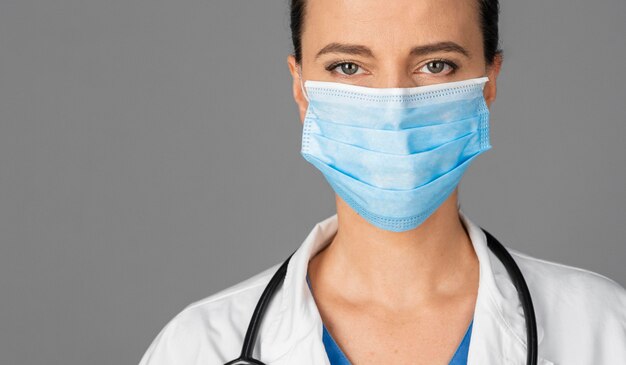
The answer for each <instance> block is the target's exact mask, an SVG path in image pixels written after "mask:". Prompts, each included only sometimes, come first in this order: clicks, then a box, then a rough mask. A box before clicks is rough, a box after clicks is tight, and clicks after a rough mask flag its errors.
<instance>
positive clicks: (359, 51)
mask: <svg viewBox="0 0 626 365" xmlns="http://www.w3.org/2000/svg"><path fill="white" fill-rule="evenodd" d="M435 52H456V53H460V54H462V55H464V56H466V57H470V52H469V51H468V50H467V49H465V48H463V47H462V46H461V45H459V44H458V43H454V42H438V43H432V44H425V45H422V46H416V47H413V48H411V51H410V52H409V54H410V55H411V56H424V55H427V54H430V53H435ZM326 53H346V54H351V55H358V56H364V57H369V58H376V57H374V53H373V52H372V50H371V49H369V48H368V47H366V46H362V45H359V44H345V43H337V42H333V43H329V44H327V45H326V46H324V48H322V49H320V50H319V52H317V54H316V55H315V59H317V58H319V57H320V56H321V55H323V54H326Z"/></svg>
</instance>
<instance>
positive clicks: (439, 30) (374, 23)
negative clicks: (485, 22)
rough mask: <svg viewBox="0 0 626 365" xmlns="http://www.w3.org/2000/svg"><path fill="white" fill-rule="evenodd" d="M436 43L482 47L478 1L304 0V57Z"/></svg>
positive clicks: (398, 48) (396, 48)
mask: <svg viewBox="0 0 626 365" xmlns="http://www.w3.org/2000/svg"><path fill="white" fill-rule="evenodd" d="M441 41H453V42H457V43H459V44H462V45H463V46H464V47H467V48H469V49H472V48H476V47H478V48H481V47H482V34H481V30H480V19H479V9H478V0H307V4H306V11H305V19H304V27H303V33H302V48H303V53H305V54H307V53H308V54H311V53H314V52H317V50H318V49H319V48H320V47H323V46H324V45H326V44H328V43H330V42H341V43H355V44H362V45H367V46H368V47H370V48H371V49H372V50H373V51H374V53H375V54H377V53H381V52H382V53H388V52H393V53H398V52H402V51H408V49H410V48H412V47H414V46H416V45H420V44H428V43H435V42H441Z"/></svg>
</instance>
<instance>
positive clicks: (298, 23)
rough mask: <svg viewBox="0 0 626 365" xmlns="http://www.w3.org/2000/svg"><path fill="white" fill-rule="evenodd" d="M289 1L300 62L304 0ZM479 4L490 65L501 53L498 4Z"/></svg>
mask: <svg viewBox="0 0 626 365" xmlns="http://www.w3.org/2000/svg"><path fill="white" fill-rule="evenodd" d="M290 1H291V11H290V14H291V40H292V42H293V50H294V55H295V57H296V62H298V63H301V62H302V24H303V21H304V13H305V7H306V6H305V5H306V0H290ZM477 1H478V3H479V4H480V24H481V29H482V32H483V46H484V49H485V60H486V62H487V64H488V65H491V64H492V63H493V61H494V58H495V57H496V55H497V54H500V53H502V50H501V49H499V48H498V42H499V33H498V16H499V13H500V4H499V2H498V0H477Z"/></svg>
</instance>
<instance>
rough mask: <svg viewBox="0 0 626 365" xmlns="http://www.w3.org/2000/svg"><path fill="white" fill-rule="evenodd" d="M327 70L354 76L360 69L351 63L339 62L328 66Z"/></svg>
mask: <svg viewBox="0 0 626 365" xmlns="http://www.w3.org/2000/svg"><path fill="white" fill-rule="evenodd" d="M328 70H330V71H335V72H339V73H340V74H341V75H346V76H351V75H356V74H357V72H358V71H360V70H361V68H360V66H359V65H357V64H356V63H353V62H341V63H335V64H332V65H330V66H329V67H328Z"/></svg>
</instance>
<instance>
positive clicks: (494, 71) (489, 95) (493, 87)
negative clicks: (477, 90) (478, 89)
mask: <svg viewBox="0 0 626 365" xmlns="http://www.w3.org/2000/svg"><path fill="white" fill-rule="evenodd" d="M500 67H502V53H501V52H498V53H496V56H495V57H494V59H493V63H492V64H491V65H489V66H487V76H488V77H489V81H488V82H487V83H486V84H485V89H484V90H483V95H484V96H485V101H486V102H487V106H488V107H490V108H491V103H493V102H494V101H495V100H496V94H497V78H498V75H499V74H500Z"/></svg>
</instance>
